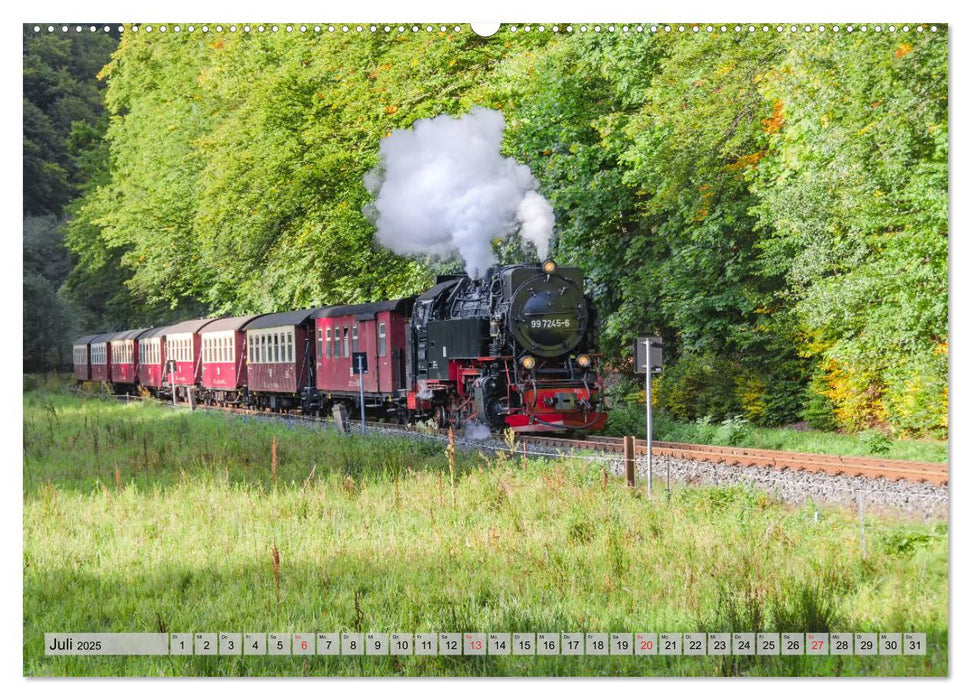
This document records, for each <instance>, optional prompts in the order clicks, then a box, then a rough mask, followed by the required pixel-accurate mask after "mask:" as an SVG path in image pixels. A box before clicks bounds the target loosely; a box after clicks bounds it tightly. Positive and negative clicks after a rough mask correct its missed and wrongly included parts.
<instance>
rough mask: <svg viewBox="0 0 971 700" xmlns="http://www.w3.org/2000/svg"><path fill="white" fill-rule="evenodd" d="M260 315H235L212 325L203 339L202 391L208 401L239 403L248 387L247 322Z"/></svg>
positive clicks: (208, 327)
mask: <svg viewBox="0 0 971 700" xmlns="http://www.w3.org/2000/svg"><path fill="white" fill-rule="evenodd" d="M256 318H259V315H256V316H233V317H230V318H220V319H217V320H215V321H213V322H212V323H210V324H208V325H207V326H206V327H205V328H204V329H203V330H202V331H201V332H200V333H199V336H200V338H201V339H202V394H201V396H200V398H201V399H202V400H203V401H205V402H207V403H213V402H218V403H222V402H227V403H239V402H241V401H242V398H243V391H244V390H245V389H246V333H245V332H244V330H245V328H246V325H247V324H248V323H249V322H250V321H252V320H254V319H256Z"/></svg>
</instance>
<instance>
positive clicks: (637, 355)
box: [634, 335, 664, 374]
mask: <svg viewBox="0 0 971 700" xmlns="http://www.w3.org/2000/svg"><path fill="white" fill-rule="evenodd" d="M647 341H651V357H650V359H651V374H657V373H658V372H660V371H661V368H662V367H663V365H664V363H663V361H662V357H663V352H664V343H663V341H662V340H661V336H658V335H645V336H638V338H637V340H636V341H635V342H634V367H635V369H636V370H637V372H638V373H641V372H644V371H646V366H645V365H646V360H645V358H646V357H647Z"/></svg>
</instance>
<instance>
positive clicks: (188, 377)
mask: <svg viewBox="0 0 971 700" xmlns="http://www.w3.org/2000/svg"><path fill="white" fill-rule="evenodd" d="M212 321H213V319H211V318H205V319H194V320H192V321H183V322H182V323H177V324H175V325H174V326H169V327H168V328H166V329H165V361H166V362H168V361H170V360H174V361H175V372H173V373H172V376H171V377H170V376H169V373H168V371H166V373H165V376H164V377H163V378H162V381H163V382H165V383H166V384H168V383H170V382H171V381H173V380H175V384H176V386H177V387H193V386H195V385H196V384H198V383H199V380H200V379H201V377H202V363H201V362H200V353H199V350H200V349H201V347H202V341H201V340H200V339H199V331H201V330H202V329H203V328H205V327H206V325H207V324H209V323H212ZM186 391H188V389H183V390H182V391H181V392H180V393H183V394H184V393H185V392H186Z"/></svg>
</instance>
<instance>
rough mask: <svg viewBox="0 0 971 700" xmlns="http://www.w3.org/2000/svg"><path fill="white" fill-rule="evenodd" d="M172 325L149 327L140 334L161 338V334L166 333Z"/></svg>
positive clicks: (144, 336)
mask: <svg viewBox="0 0 971 700" xmlns="http://www.w3.org/2000/svg"><path fill="white" fill-rule="evenodd" d="M171 327H172V326H159V327H158V328H149V329H148V330H147V331H145V333H144V334H143V335H142V338H161V337H162V336H163V335H165V334H166V333H168V331H169V328H171Z"/></svg>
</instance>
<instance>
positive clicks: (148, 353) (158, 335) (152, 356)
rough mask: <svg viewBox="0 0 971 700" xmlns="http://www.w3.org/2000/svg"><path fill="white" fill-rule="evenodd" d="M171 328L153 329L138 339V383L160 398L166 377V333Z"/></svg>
mask: <svg viewBox="0 0 971 700" xmlns="http://www.w3.org/2000/svg"><path fill="white" fill-rule="evenodd" d="M168 329H169V326H163V327H161V328H152V329H151V330H147V331H145V332H144V333H142V335H141V336H139V338H138V383H139V384H141V385H142V386H143V387H145V388H146V389H148V390H149V391H150V392H152V393H153V394H155V395H156V396H158V394H159V390H160V389H162V388H163V380H166V379H167V377H166V375H165V333H166V332H167V331H168Z"/></svg>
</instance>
